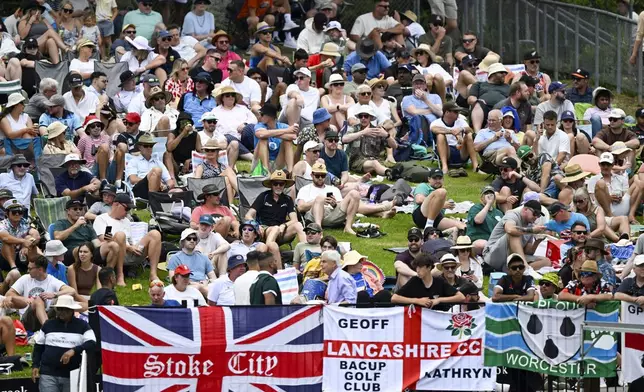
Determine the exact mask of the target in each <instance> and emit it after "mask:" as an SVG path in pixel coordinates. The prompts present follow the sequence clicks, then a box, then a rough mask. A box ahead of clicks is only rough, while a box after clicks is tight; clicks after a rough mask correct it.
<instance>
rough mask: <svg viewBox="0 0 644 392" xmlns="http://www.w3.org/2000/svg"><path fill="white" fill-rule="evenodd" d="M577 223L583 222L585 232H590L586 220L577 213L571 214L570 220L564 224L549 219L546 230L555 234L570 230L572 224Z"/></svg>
mask: <svg viewBox="0 0 644 392" xmlns="http://www.w3.org/2000/svg"><path fill="white" fill-rule="evenodd" d="M577 221H580V222H584V224H585V225H586V230H588V231H590V223H588V218H586V217H585V216H584V215H582V214H580V213H578V212H571V213H570V219H568V220H567V221H565V222H557V221H555V220H554V219H551V220H549V221H548V222H547V223H546V228H547V229H548V230H550V231H554V232H555V233H561V232H562V231H564V230H570V228H571V227H572V224H573V223H575V222H577Z"/></svg>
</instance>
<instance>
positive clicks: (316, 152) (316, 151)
mask: <svg viewBox="0 0 644 392" xmlns="http://www.w3.org/2000/svg"><path fill="white" fill-rule="evenodd" d="M309 152H312V153H313V154H319V153H320V150H309Z"/></svg>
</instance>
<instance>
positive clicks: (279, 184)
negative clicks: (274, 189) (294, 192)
mask: <svg viewBox="0 0 644 392" xmlns="http://www.w3.org/2000/svg"><path fill="white" fill-rule="evenodd" d="M273 186H282V187H283V186H286V183H285V182H281V181H274V182H273Z"/></svg>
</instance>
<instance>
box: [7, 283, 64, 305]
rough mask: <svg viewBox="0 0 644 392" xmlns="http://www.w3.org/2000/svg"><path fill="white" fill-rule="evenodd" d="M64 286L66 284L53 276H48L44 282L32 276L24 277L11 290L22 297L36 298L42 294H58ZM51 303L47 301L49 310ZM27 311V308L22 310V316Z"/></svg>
mask: <svg viewBox="0 0 644 392" xmlns="http://www.w3.org/2000/svg"><path fill="white" fill-rule="evenodd" d="M64 285H65V283H63V282H62V281H60V280H58V279H56V278H54V277H53V276H51V275H47V277H46V278H45V279H44V280H36V279H34V278H32V277H31V276H30V275H22V276H21V277H20V278H19V279H18V280H16V283H14V284H13V286H11V288H12V289H14V290H15V291H16V292H17V293H18V294H20V296H22V297H25V298H35V297H37V296H39V295H40V294H42V293H56V292H58V291H60V288H61V287H63V286H64ZM50 302H51V301H47V308H49V304H50ZM26 310H27V308H25V309H20V314H23V313H24V312H25V311H26Z"/></svg>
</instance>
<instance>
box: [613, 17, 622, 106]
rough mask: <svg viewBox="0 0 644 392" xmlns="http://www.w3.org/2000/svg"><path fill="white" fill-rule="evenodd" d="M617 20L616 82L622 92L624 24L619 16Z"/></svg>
mask: <svg viewBox="0 0 644 392" xmlns="http://www.w3.org/2000/svg"><path fill="white" fill-rule="evenodd" d="M616 22H617V45H615V46H616V47H617V70H616V75H615V84H616V86H615V87H617V94H621V93H622V24H621V21H620V20H619V18H616Z"/></svg>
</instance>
